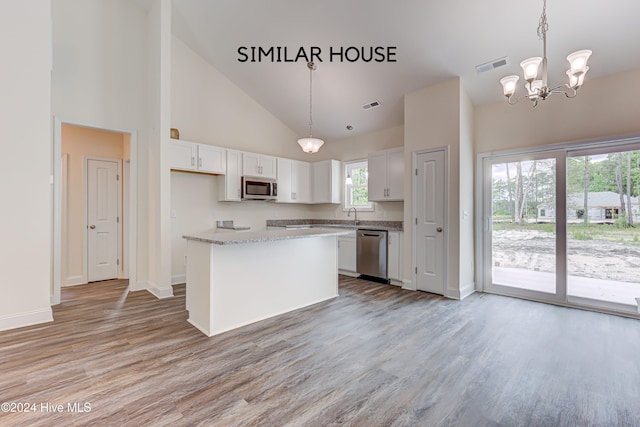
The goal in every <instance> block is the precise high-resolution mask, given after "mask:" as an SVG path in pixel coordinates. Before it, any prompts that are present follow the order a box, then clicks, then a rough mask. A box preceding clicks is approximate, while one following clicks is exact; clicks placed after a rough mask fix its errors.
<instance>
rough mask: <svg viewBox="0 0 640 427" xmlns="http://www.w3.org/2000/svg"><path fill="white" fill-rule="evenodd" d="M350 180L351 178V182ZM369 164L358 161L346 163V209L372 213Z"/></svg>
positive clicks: (364, 161)
mask: <svg viewBox="0 0 640 427" xmlns="http://www.w3.org/2000/svg"><path fill="white" fill-rule="evenodd" d="M349 178H351V179H350V180H349ZM368 178H369V172H368V162H367V161H366V160H356V161H353V162H345V163H344V179H345V183H344V209H345V210H349V209H350V208H356V209H357V210H359V211H372V210H373V203H371V202H370V201H369V186H368Z"/></svg>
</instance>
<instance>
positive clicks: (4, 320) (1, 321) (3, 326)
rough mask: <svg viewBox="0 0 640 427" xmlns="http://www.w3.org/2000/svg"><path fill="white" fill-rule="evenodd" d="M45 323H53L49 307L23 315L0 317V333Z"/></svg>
mask: <svg viewBox="0 0 640 427" xmlns="http://www.w3.org/2000/svg"><path fill="white" fill-rule="evenodd" d="M47 322H53V312H52V311H51V307H47V308H43V309H42V310H33V311H27V312H25V313H17V314H10V315H7V316H0V331H7V330H9V329H16V328H24V327H25V326H32V325H37V324H39V323H47Z"/></svg>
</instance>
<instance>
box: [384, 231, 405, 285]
mask: <svg viewBox="0 0 640 427" xmlns="http://www.w3.org/2000/svg"><path fill="white" fill-rule="evenodd" d="M402 237H403V233H402V231H389V234H388V236H387V262H388V263H387V271H388V274H389V279H391V280H392V281H394V280H395V281H396V282H400V283H396V284H402V263H403V261H402ZM392 283H393V282H392Z"/></svg>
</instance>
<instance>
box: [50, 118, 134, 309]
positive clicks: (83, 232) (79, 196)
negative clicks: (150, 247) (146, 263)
mask: <svg viewBox="0 0 640 427" xmlns="http://www.w3.org/2000/svg"><path fill="white" fill-rule="evenodd" d="M136 147H137V135H136V133H135V132H128V131H122V130H114V129H106V128H102V127H96V126H87V125H84V124H77V123H71V122H66V121H62V120H59V119H55V132H54V158H55V159H56V160H55V161H54V165H53V167H54V180H53V182H54V191H53V194H54V200H53V205H54V209H53V212H54V221H53V230H54V236H53V245H54V250H53V254H54V259H53V271H54V272H53V287H52V297H51V303H52V304H59V303H60V288H61V287H63V286H73V285H79V284H85V283H89V282H93V281H103V280H114V279H116V280H123V279H129V283H135V254H136V248H135V229H136V220H135V219H136V200H135V197H132V195H135V194H136V191H135V188H136V185H137V184H136V172H135V171H136V152H137V149H136Z"/></svg>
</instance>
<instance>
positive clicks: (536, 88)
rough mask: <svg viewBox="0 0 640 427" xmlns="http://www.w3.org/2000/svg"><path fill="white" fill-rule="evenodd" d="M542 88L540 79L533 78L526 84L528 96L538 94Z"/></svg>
mask: <svg viewBox="0 0 640 427" xmlns="http://www.w3.org/2000/svg"><path fill="white" fill-rule="evenodd" d="M540 89H542V80H534V81H532V82H531V83H529V84H528V85H527V92H529V98H532V97H533V98H535V97H536V96H538V95H539V94H540Z"/></svg>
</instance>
